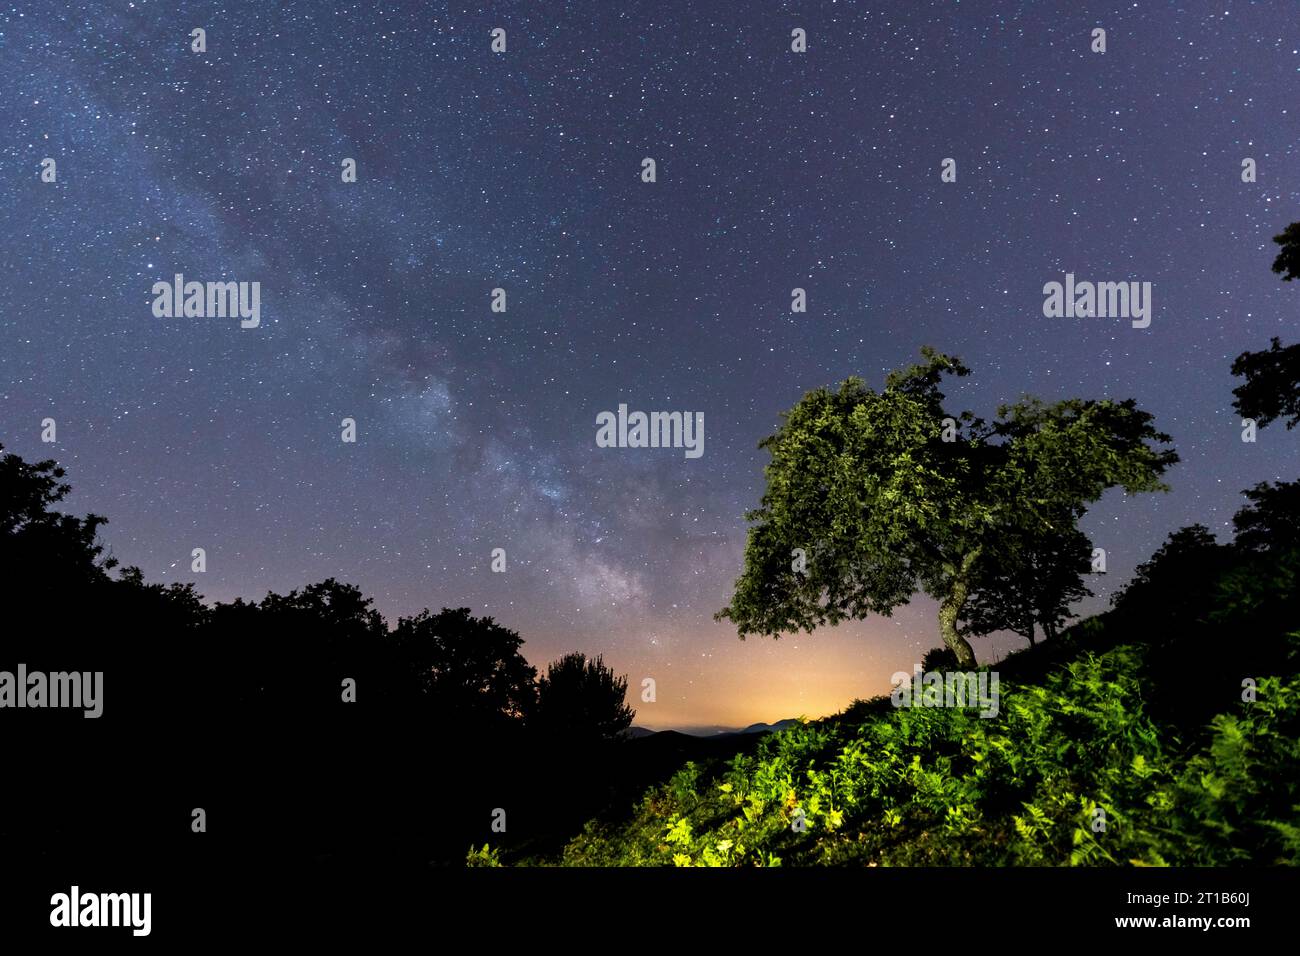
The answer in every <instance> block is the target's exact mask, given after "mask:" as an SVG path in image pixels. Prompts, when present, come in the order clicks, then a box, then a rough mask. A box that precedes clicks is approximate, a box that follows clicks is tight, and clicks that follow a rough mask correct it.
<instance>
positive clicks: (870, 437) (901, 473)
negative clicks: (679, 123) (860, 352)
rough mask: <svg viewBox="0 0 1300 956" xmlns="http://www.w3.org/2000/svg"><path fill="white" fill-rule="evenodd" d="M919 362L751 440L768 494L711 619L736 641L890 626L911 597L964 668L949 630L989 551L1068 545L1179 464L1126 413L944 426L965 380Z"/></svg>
mask: <svg viewBox="0 0 1300 956" xmlns="http://www.w3.org/2000/svg"><path fill="white" fill-rule="evenodd" d="M922 351H923V355H924V357H925V359H926V361H925V363H924V364H922V365H913V366H911V367H910V368H907V369H903V370H900V371H896V372H893V373H891V374H890V375H889V377H888V379H887V381H886V384H885V388H884V390H883V391H882V392H879V393H877V392H874V391H872V390H871V389H869V388H867V387H866V385H865V384H864V383H863V382H862V381H861V380H860V379H856V378H853V379H849V380H848V381H846V382H844V383H843V384H842V385H841V386H840V388H839V390H838V391H831V390H830V389H826V388H821V389H817V390H816V391H813V392H809V393H808V394H807V395H805V396H804V398H803V399H802V400H801V401H800V402H799V403H798V404H797V405H796V406H795V407H794V408H793V409H792V410H791V411H790V412H788V413H786V414H785V415H784V416H783V418H784V421H783V423H782V425H781V427H780V429H779V430H778V431H777V432H776V434H774V435H772V436H770V437H768V438H766V439H764V441H763V442H761V444H760V447H762V448H766V449H767V450H768V452H770V453H771V455H772V460H771V462H770V463H769V464H768V465H767V467H766V469H765V475H766V479H767V487H766V490H765V492H764V494H763V498H762V502H761V506H760V507H759V509H758V510H756V511H752V512H750V513H749V514H748V515H747V518H748V519H749V520H751V521H754V522H757V524H756V525H755V526H754V527H752V528H750V531H749V540H748V543H747V545H746V549H745V569H744V571H743V573H742V575H741V577H740V579H739V580H738V581H737V582H736V587H735V593H734V595H733V597H732V600H731V603H730V605H729V606H727V607H726V608H724V609H723V610H722V611H720V612H719V613H718V615H717V617H719V618H725V619H728V620H731V621H732V622H734V623H735V624H736V626H737V629H738V631H739V632H740V634H741V636H742V637H743V636H744V635H746V634H754V633H758V634H766V635H772V636H779V635H780V634H781V633H782V632H785V631H791V630H797V629H800V628H802V629H805V630H809V631H811V630H812V629H813V628H814V627H816V626H818V625H821V624H826V623H829V624H836V623H839V622H840V621H842V620H846V619H852V618H861V617H865V616H866V615H868V614H871V613H880V614H887V613H889V612H890V611H892V610H893V609H894V608H895V607H897V606H899V605H900V604H904V603H906V602H907V601H908V600H909V599H910V598H911V596H912V595H913V593H915V591H916V590H918V589H921V590H923V591H925V592H926V593H927V594H929V595H931V596H932V597H934V598H935V599H936V600H938V601H939V629H940V633H941V635H942V637H943V640H944V643H945V644H946V645H947V646H948V647H949V648H950V649H952V651H953V653H955V654H956V655H957V660H958V662H959V663H960V664H961V666H962V667H972V666H974V664H975V655H974V653H973V652H972V650H971V647H970V644H969V643H968V642H967V641H966V639H965V638H964V637H963V636H962V635H961V634H960V633H959V631H958V627H957V622H958V620H959V619H960V618H961V616H962V614H963V612H964V610H965V607H966V602H967V600H968V598H969V597H970V593H971V588H972V586H973V585H974V584H975V583H976V582H977V581H978V580H979V574H980V563H981V561H984V560H987V554H988V553H990V552H991V551H992V547H991V546H992V545H994V544H995V543H996V542H997V541H998V540H999V539H1001V538H1004V537H1007V536H1010V537H1011V538H1013V539H1014V538H1020V537H1023V538H1024V539H1025V540H1034V538H1035V537H1036V536H1037V534H1038V533H1039V531H1038V529H1043V530H1045V531H1051V532H1054V533H1057V534H1066V533H1067V532H1068V531H1069V530H1071V529H1073V528H1074V527H1075V526H1076V522H1077V520H1078V518H1079V517H1080V516H1081V515H1082V514H1083V512H1084V509H1085V506H1086V504H1087V503H1089V502H1093V501H1096V500H1097V499H1098V498H1099V497H1100V496H1101V495H1102V493H1103V492H1105V491H1106V489H1108V488H1112V487H1115V486H1120V487H1123V488H1124V489H1125V490H1126V491H1128V492H1130V493H1133V492H1138V491H1155V490H1164V489H1165V486H1164V485H1163V484H1162V483H1161V481H1160V476H1161V474H1162V473H1163V472H1164V471H1165V469H1166V468H1168V467H1169V466H1170V465H1171V464H1173V463H1174V462H1175V461H1177V455H1176V454H1175V453H1174V452H1173V451H1172V450H1161V449H1159V448H1157V447H1155V445H1156V444H1157V443H1162V442H1167V441H1169V437H1168V436H1167V435H1164V434H1162V433H1160V432H1158V431H1156V429H1155V428H1153V427H1152V424H1151V415H1150V414H1148V413H1147V412H1144V411H1141V410H1140V409H1138V408H1137V407H1136V404H1135V403H1134V402H1133V401H1132V400H1129V401H1124V402H1114V401H1109V400H1107V401H1083V400H1077V399H1076V400H1069V401H1062V402H1057V403H1055V404H1052V405H1047V404H1044V403H1042V402H1039V401H1036V400H1033V399H1026V400H1023V401H1021V402H1018V403H1017V404H1015V405H1011V406H1004V407H1002V408H1000V409H999V410H998V416H999V420H998V421H997V422H995V423H993V424H992V425H989V424H986V423H985V422H983V421H982V420H980V419H977V418H975V417H974V416H973V415H972V414H971V413H969V412H963V413H961V414H960V415H952V416H950V415H948V414H947V412H945V410H944V408H943V393H942V392H940V391H939V382H940V379H941V378H942V377H943V376H944V375H959V376H960V375H968V374H970V372H969V370H968V369H967V368H966V367H965V366H964V365H962V364H961V362H960V360H958V359H956V358H952V357H949V356H946V355H942V354H940V353H938V352H936V351H934V350H933V349H930V348H926V349H923V350H922ZM945 438H947V439H949V440H945ZM799 550H802V551H803V552H804V554H805V555H806V568H804V569H801V566H800V563H799V562H798V560H797V558H796V553H797V552H798V551H799Z"/></svg>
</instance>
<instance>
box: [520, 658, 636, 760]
mask: <svg viewBox="0 0 1300 956" xmlns="http://www.w3.org/2000/svg"><path fill="white" fill-rule="evenodd" d="M626 697H627V677H620V676H618V675H616V674H615V673H614V672H613V671H612V670H610V669H609V668H608V667H606V666H605V663H604V660H603V659H602V658H601V657H600V656H597V657H596V658H594V659H588V657H587V656H586V655H585V654H581V653H576V652H575V653H573V654H566V655H564V656H563V657H561V658H560V659H559V660H558V661H554V662H552V663H551V664H550V666H549V667H548V668H547V670H546V673H545V674H543V675H542V677H541V679H540V680H539V681H538V682H537V700H536V704H535V705H534V707H533V710H532V713H531V714H529V723H530V724H531V725H532V726H533V728H534V729H536V730H539V731H541V732H542V733H543V734H547V735H554V736H558V737H562V738H565V739H569V740H577V741H582V740H590V741H602V740H603V741H608V740H614V739H616V738H617V737H618V736H619V735H620V734H622V732H623V731H625V730H627V728H628V727H629V726H630V725H631V723H632V718H633V716H635V712H634V711H633V710H632V708H631V707H629V706H628V705H627V703H626V702H625V698H626Z"/></svg>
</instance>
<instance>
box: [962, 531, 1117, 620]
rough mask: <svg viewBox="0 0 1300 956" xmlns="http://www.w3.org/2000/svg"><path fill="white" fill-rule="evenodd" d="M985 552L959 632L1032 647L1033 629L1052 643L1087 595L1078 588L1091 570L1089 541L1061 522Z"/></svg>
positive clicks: (999, 541) (997, 542) (998, 541)
mask: <svg viewBox="0 0 1300 956" xmlns="http://www.w3.org/2000/svg"><path fill="white" fill-rule="evenodd" d="M1058 527H1059V528H1060V530H1057V528H1058ZM986 549H987V550H986V551H985V556H984V559H983V560H981V561H980V562H979V564H978V566H977V568H976V573H975V577H974V579H973V582H972V584H971V591H970V598H969V599H968V601H967V603H966V607H965V609H964V611H963V618H964V620H965V627H964V629H963V633H967V634H973V635H983V634H991V633H993V632H994V631H1011V632H1013V633H1015V634H1019V635H1021V636H1022V637H1026V638H1028V639H1029V643H1030V644H1031V645H1032V644H1033V643H1034V635H1035V626H1037V627H1040V628H1042V631H1043V637H1044V638H1045V639H1047V640H1051V639H1052V638H1054V637H1055V636H1056V634H1057V632H1058V631H1059V630H1060V628H1061V626H1062V625H1064V624H1065V622H1066V621H1068V620H1069V619H1070V617H1071V616H1072V615H1071V613H1070V605H1071V604H1072V603H1074V602H1075V601H1078V600H1081V599H1082V598H1085V597H1087V596H1089V595H1090V594H1091V593H1092V592H1091V591H1090V590H1088V588H1087V586H1086V585H1085V584H1084V583H1083V575H1084V574H1086V573H1088V572H1089V571H1090V570H1091V569H1092V542H1091V541H1089V540H1088V536H1087V535H1085V534H1084V533H1083V532H1081V531H1079V530H1078V529H1077V528H1073V527H1070V526H1068V524H1067V523H1066V522H1059V523H1057V525H1054V526H1051V527H1042V528H1038V529H1031V533H1030V535H1029V536H1028V537H1026V536H1025V535H1006V536H1003V537H1001V538H998V539H996V540H993V541H991V542H989V544H987V545H986Z"/></svg>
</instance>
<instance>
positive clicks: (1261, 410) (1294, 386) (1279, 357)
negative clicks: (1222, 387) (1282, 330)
mask: <svg viewBox="0 0 1300 956" xmlns="http://www.w3.org/2000/svg"><path fill="white" fill-rule="evenodd" d="M1232 374H1233V375H1244V376H1245V377H1246V381H1245V383H1244V384H1242V385H1238V386H1237V387H1236V388H1234V389H1233V390H1232V394H1233V395H1234V396H1236V398H1235V400H1234V401H1233V403H1232V407H1233V408H1234V409H1235V410H1236V412H1237V414H1239V415H1241V416H1242V417H1244V418H1253V419H1254V420H1255V423H1256V424H1257V425H1258V426H1259V427H1260V428H1263V427H1264V426H1265V425H1268V424H1270V423H1272V422H1273V421H1276V420H1277V419H1279V418H1282V419H1288V416H1289V420H1288V421H1287V423H1286V427H1287V429H1288V430H1289V429H1292V428H1294V427H1295V426H1296V423H1297V422H1300V344H1296V345H1288V346H1287V347H1286V348H1283V347H1282V342H1281V340H1280V339H1277V338H1273V339H1272V340H1271V342H1270V344H1269V347H1268V349H1267V350H1265V351H1262V352H1242V353H1241V354H1240V355H1238V356H1237V358H1236V359H1235V360H1234V361H1233V363H1232Z"/></svg>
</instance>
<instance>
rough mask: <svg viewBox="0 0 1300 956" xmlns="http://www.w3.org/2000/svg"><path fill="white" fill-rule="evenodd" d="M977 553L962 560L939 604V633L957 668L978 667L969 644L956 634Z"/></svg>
mask: <svg viewBox="0 0 1300 956" xmlns="http://www.w3.org/2000/svg"><path fill="white" fill-rule="evenodd" d="M979 552H980V549H979V548H976V549H975V550H974V551H971V552H970V553H969V554H967V555H965V556H964V557H963V558H962V560H961V570H959V571H958V572H957V574H956V575H954V576H953V581H952V587H951V588H950V589H949V591H948V596H947V597H946V598H944V599H943V600H942V601H941V602H940V603H939V633H940V635H941V636H942V637H943V642H944V644H946V645H948V649H949V650H950V651H952V652H953V653H954V654H956V655H957V664H958V666H960V667H966V668H975V667H977V666H978V665H977V664H976V662H975V652H974V651H973V650H971V646H970V642H969V641H967V640H966V638H964V637H962V636H961V635H960V634H959V633H957V618H958V617H959V616H960V615H961V609H962V606H963V605H965V603H966V595H967V594H968V593H969V591H970V584H969V582H968V580H967V575H968V574H969V573H970V569H971V568H972V567H973V566H974V565H975V560H976V558H978V557H979Z"/></svg>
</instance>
